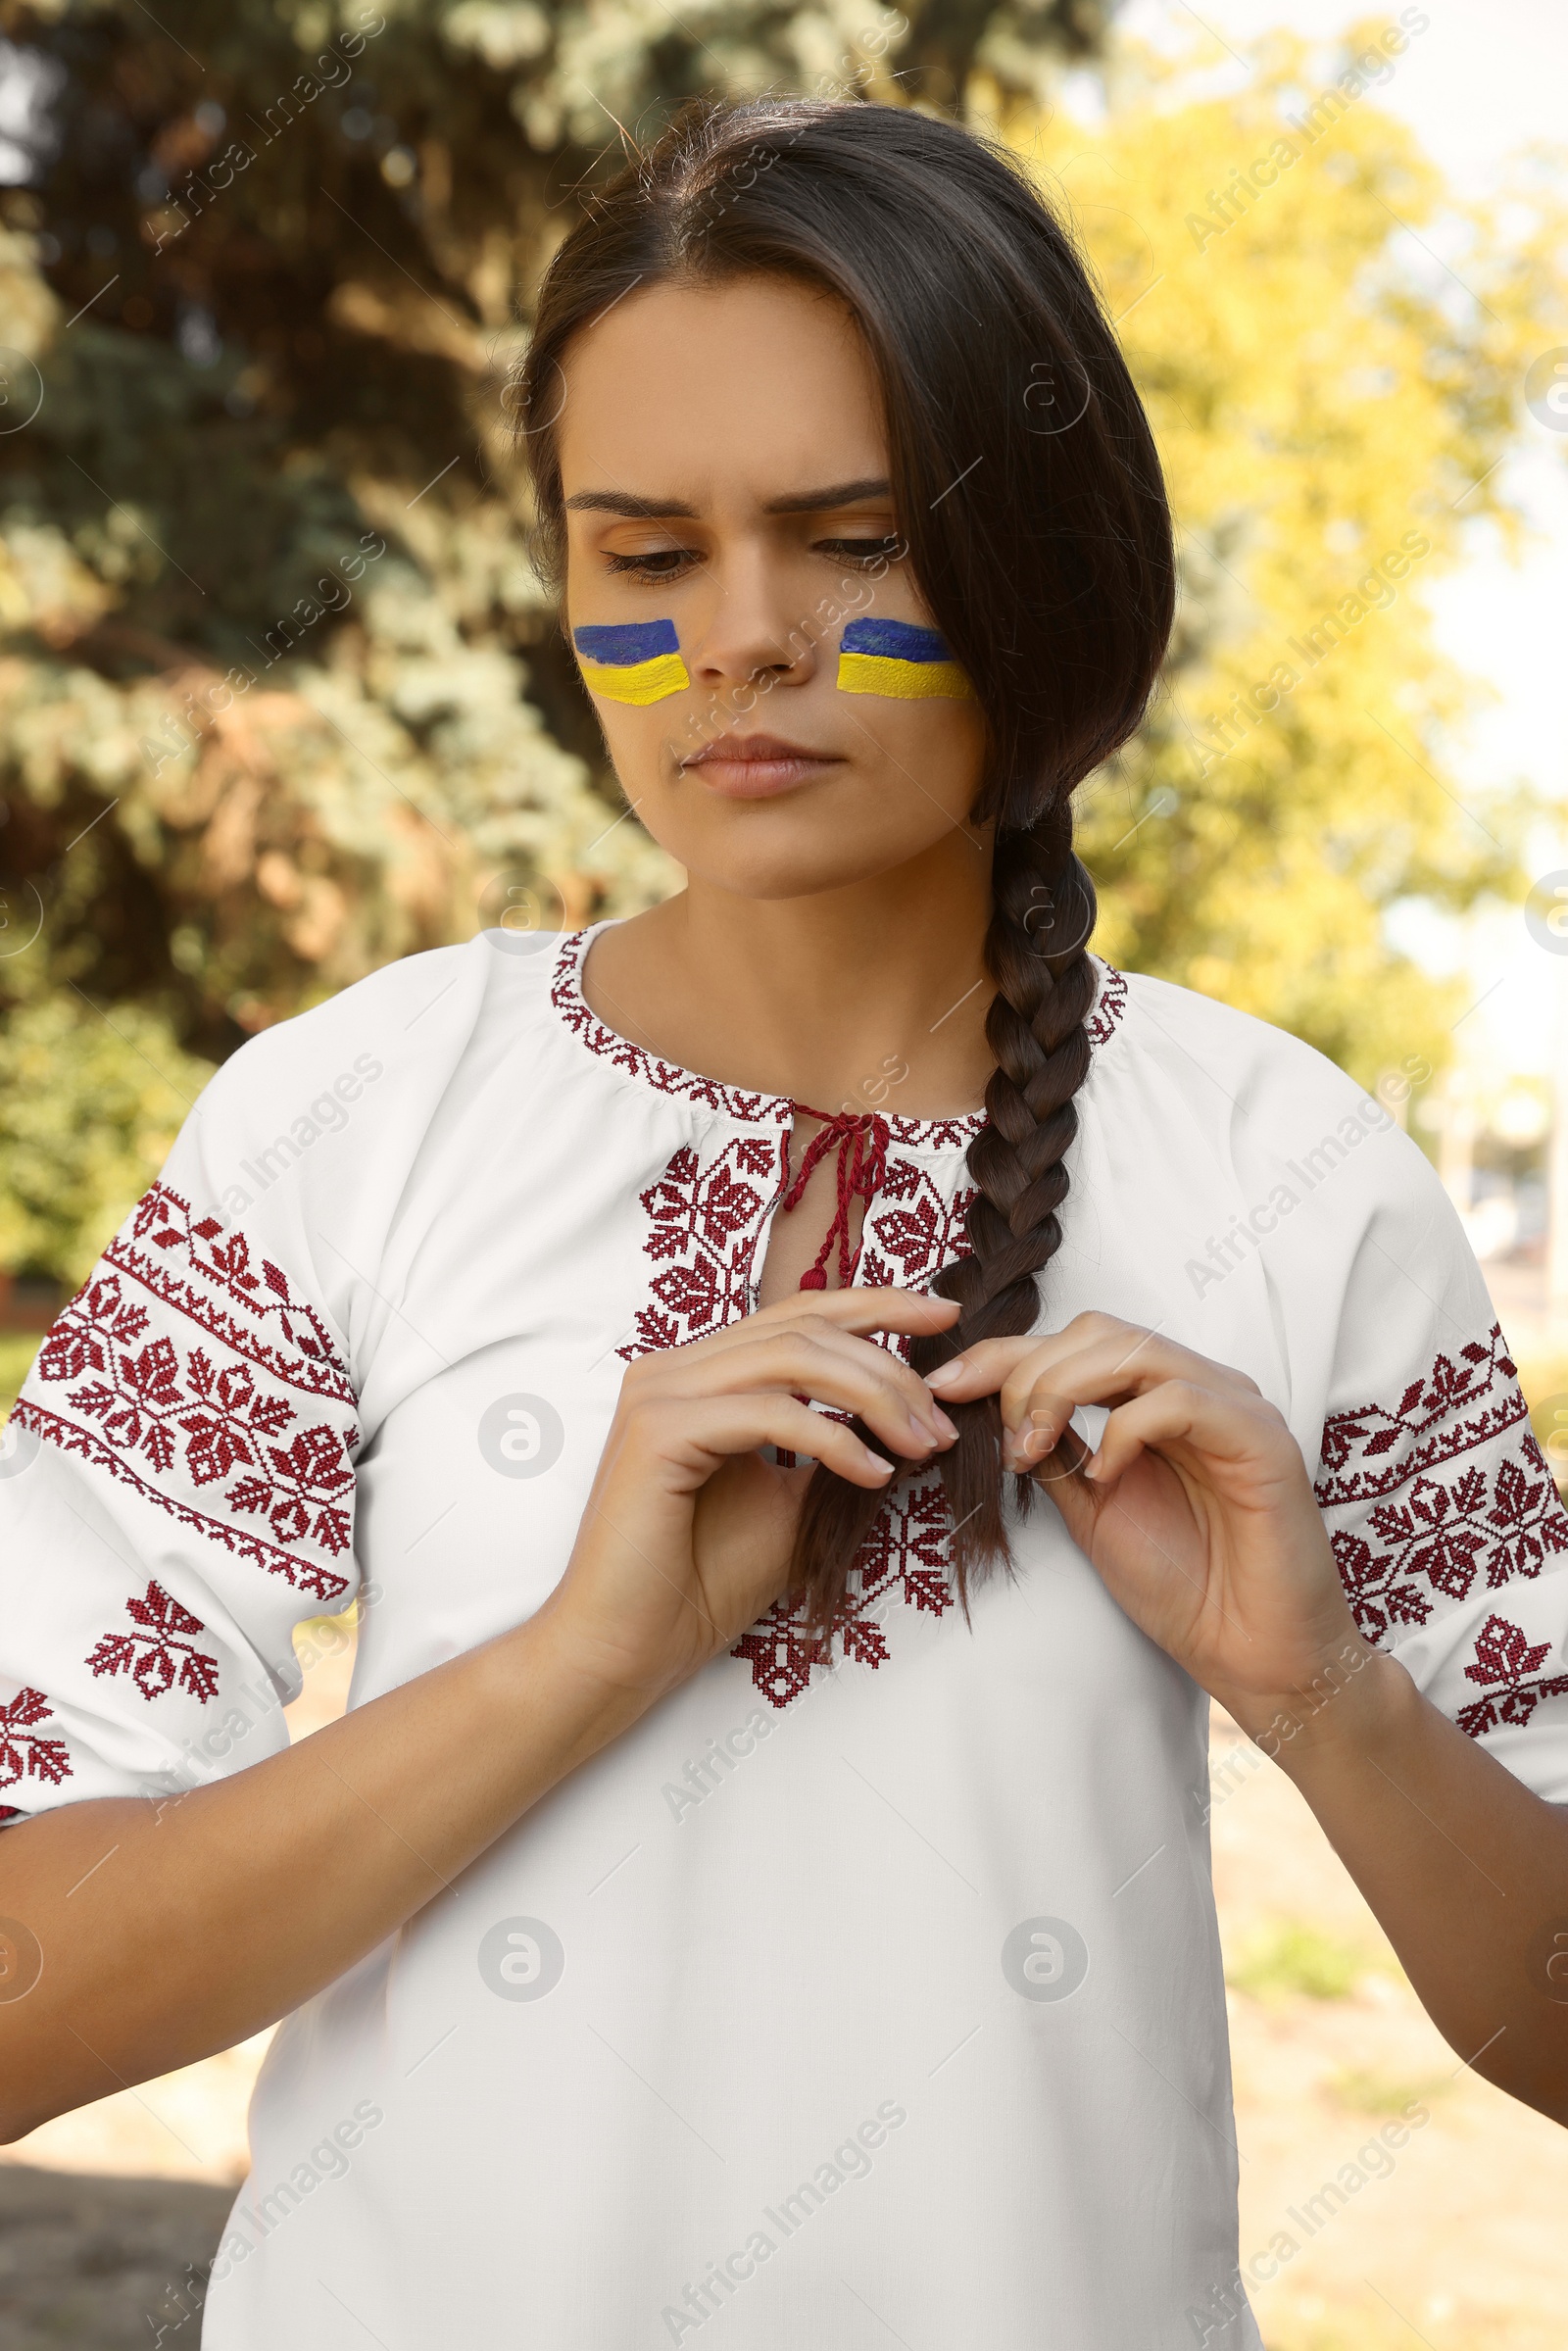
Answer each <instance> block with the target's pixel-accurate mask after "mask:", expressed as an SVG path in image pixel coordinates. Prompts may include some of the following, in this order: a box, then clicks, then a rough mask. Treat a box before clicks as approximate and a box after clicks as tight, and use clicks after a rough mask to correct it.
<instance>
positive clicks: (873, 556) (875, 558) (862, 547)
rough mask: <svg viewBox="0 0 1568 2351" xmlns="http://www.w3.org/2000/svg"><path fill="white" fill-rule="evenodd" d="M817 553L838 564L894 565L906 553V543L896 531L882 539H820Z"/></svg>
mask: <svg viewBox="0 0 1568 2351" xmlns="http://www.w3.org/2000/svg"><path fill="white" fill-rule="evenodd" d="M816 547H817V552H818V554H820V555H830V556H831V557H832V558H833V561H834V562H835V563H897V562H898V560H899V558H900V557H901V556H902V555H903V553H904V541H903V540H902V539H901V538H900V536H899V534H898V532H897V531H896V530H893V531H889V532H887V533H886V535H885V536H884V537H882V538H880V539H818V540H817V542H816Z"/></svg>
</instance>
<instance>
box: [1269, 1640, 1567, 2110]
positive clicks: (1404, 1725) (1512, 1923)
mask: <svg viewBox="0 0 1568 2351" xmlns="http://www.w3.org/2000/svg"><path fill="white" fill-rule="evenodd" d="M1267 1743H1268V1746H1269V1751H1270V1752H1271V1753H1272V1752H1275V1744H1274V1740H1273V1739H1269V1740H1268V1742H1267ZM1277 1759H1278V1761H1279V1763H1280V1764H1281V1765H1282V1767H1283V1768H1284V1769H1285V1770H1286V1771H1287V1772H1289V1774H1290V1776H1291V1778H1292V1779H1293V1780H1294V1781H1295V1783H1296V1785H1297V1787H1298V1788H1299V1789H1300V1791H1301V1793H1302V1795H1303V1796H1304V1797H1305V1798H1306V1801H1307V1802H1308V1803H1309V1804H1310V1805H1311V1807H1312V1810H1313V1812H1314V1813H1315V1814H1316V1815H1317V1818H1318V1820H1319V1822H1320V1823H1321V1824H1322V1827H1323V1829H1324V1831H1325V1833H1326V1834H1327V1836H1328V1837H1329V1840H1330V1842H1331V1843H1332V1844H1333V1846H1334V1848H1335V1850H1336V1851H1337V1852H1338V1854H1339V1856H1340V1858H1341V1860H1342V1861H1343V1862H1344V1863H1345V1866H1346V1868H1347V1869H1348V1871H1349V1873H1350V1875H1351V1877H1352V1878H1353V1879H1354V1880H1355V1882H1356V1884H1357V1886H1359V1887H1360V1888H1361V1891H1362V1893H1363V1894H1364V1895H1365V1896H1366V1899H1367V1901H1368V1903H1369V1904H1370V1905H1371V1907H1372V1909H1373V1910H1374V1911H1375V1913H1376V1914H1377V1917H1378V1919H1379V1921H1380V1922H1381V1924H1382V1926H1383V1928H1384V1931H1385V1933H1386V1934H1387V1935H1388V1937H1389V1940H1390V1941H1391V1942H1392V1943H1393V1945H1394V1947H1395V1949H1396V1951H1397V1953H1398V1955H1399V1958H1400V1960H1401V1962H1402V1963H1403V1966H1404V1969H1405V1972H1406V1974H1407V1975H1408V1976H1409V1979H1410V1982H1411V1984H1413V1985H1414V1987H1415V1990H1416V1992H1417V1994H1418V1995H1419V1997H1420V1999H1421V2001H1422V2003H1423V2005H1424V2006H1425V2008H1426V2009H1427V2012H1428V2014H1429V2015H1430V2016H1431V2017H1432V2020H1433V2022H1434V2023H1435V2024H1436V2025H1437V2027H1438V2029H1439V2031H1440V2032H1441V2033H1443V2035H1444V2037H1445V2038H1446V2040H1447V2042H1448V2044H1449V2046H1450V2047H1451V2048H1452V2049H1453V2050H1454V2052H1455V2054H1456V2055H1458V2056H1459V2057H1461V2058H1463V2059H1465V2060H1466V2061H1467V2062H1469V2063H1471V2064H1473V2065H1474V2066H1475V2069H1476V2071H1477V2072H1478V2073H1480V2074H1485V2075H1486V2076H1487V2078H1488V2079H1489V2080H1490V2081H1492V2082H1496V2083H1497V2085H1498V2086H1499V2088H1502V2089H1505V2090H1507V2091H1509V2092H1510V2093H1511V2095H1512V2096H1514V2097H1516V2098H1521V2099H1523V2100H1524V2102H1525V2103H1526V2104H1527V2105H1530V2106H1535V2107H1539V2108H1540V2110H1541V2111H1542V2113H1544V2114H1547V2115H1550V2116H1551V2117H1552V2119H1553V2120H1554V2121H1556V2122H1559V2123H1568V2004H1564V1994H1568V1981H1561V1982H1560V1981H1558V1980H1557V1977H1556V1976H1548V1974H1547V1964H1548V1961H1549V1959H1550V1958H1551V1956H1552V1953H1553V1949H1554V1947H1555V1948H1560V1951H1561V1953H1562V1954H1563V1957H1562V1961H1561V1967H1560V1969H1559V1974H1560V1973H1561V1972H1563V1971H1564V1970H1568V1811H1565V1810H1564V1808H1562V1807H1561V1806H1558V1805H1553V1804H1546V1803H1544V1802H1543V1801H1542V1799H1541V1798H1540V1797H1539V1796H1536V1795H1534V1794H1532V1793H1531V1791H1530V1789H1529V1788H1525V1787H1524V1786H1522V1785H1521V1783H1520V1782H1519V1781H1517V1780H1516V1779H1514V1777H1513V1776H1512V1774H1511V1773H1510V1772H1507V1771H1505V1770H1504V1769H1503V1767H1502V1765H1501V1764H1500V1763H1498V1762H1497V1761H1496V1760H1495V1757H1493V1756H1491V1755H1489V1754H1487V1753H1486V1751H1485V1750H1484V1749H1483V1748H1481V1747H1479V1746H1477V1745H1476V1743H1475V1742H1474V1740H1472V1739H1467V1738H1466V1737H1465V1735H1464V1733H1463V1732H1462V1731H1459V1730H1457V1729H1456V1728H1455V1726H1454V1725H1453V1724H1452V1723H1451V1722H1449V1721H1448V1720H1447V1718H1446V1716H1445V1715H1442V1714H1440V1713H1439V1712H1438V1710H1437V1708H1436V1707H1435V1706H1433V1705H1431V1704H1429V1703H1428V1701H1427V1700H1426V1699H1425V1698H1424V1697H1422V1695H1421V1694H1420V1692H1419V1691H1418V1690H1417V1689H1416V1687H1415V1685H1414V1683H1413V1682H1412V1681H1411V1680H1410V1677H1409V1675H1408V1674H1407V1673H1406V1672H1405V1671H1404V1669H1403V1667H1402V1666H1400V1665H1397V1663H1396V1662H1395V1661H1394V1660H1393V1659H1392V1658H1388V1657H1380V1656H1377V1655H1373V1656H1371V1657H1370V1658H1369V1660H1368V1662H1367V1664H1366V1666H1365V1668H1364V1670H1362V1671H1360V1672H1358V1673H1356V1674H1354V1675H1353V1676H1351V1677H1349V1678H1348V1680H1346V1681H1345V1683H1344V1684H1343V1686H1342V1687H1340V1688H1339V1689H1338V1690H1336V1692H1335V1694H1334V1695H1333V1696H1332V1697H1331V1698H1330V1699H1329V1700H1328V1701H1327V1702H1326V1703H1324V1704H1323V1705H1321V1706H1320V1707H1319V1708H1317V1709H1316V1711H1314V1712H1313V1713H1312V1714H1311V1716H1310V1717H1309V1718H1308V1719H1305V1720H1303V1721H1301V1722H1300V1723H1299V1727H1298V1729H1297V1731H1296V1733H1295V1735H1294V1736H1292V1737H1290V1738H1287V1739H1282V1740H1281V1741H1280V1743H1279V1746H1278V1750H1277ZM1557 1930H1560V1931H1561V1935H1562V1941H1561V1944H1560V1946H1553V1944H1552V1939H1551V1938H1552V1935H1553V1932H1554V1931H1557Z"/></svg>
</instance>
